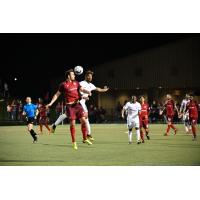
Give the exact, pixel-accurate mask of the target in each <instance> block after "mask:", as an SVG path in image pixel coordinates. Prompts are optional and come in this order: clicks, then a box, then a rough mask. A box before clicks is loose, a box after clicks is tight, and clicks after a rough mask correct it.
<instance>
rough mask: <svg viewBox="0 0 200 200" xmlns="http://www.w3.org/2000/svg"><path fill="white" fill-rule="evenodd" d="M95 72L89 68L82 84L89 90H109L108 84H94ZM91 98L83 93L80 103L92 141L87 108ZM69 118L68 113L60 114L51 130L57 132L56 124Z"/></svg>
mask: <svg viewBox="0 0 200 200" xmlns="http://www.w3.org/2000/svg"><path fill="white" fill-rule="evenodd" d="M93 74H94V73H93V72H92V71H90V70H88V71H87V72H86V73H85V80H84V81H81V82H80V85H81V86H82V87H83V88H84V89H86V90H88V91H90V92H91V91H97V92H107V91H108V90H109V88H108V87H107V86H104V88H99V87H96V86H95V85H94V84H92V83H91V82H92V78H93ZM87 100H89V97H88V95H87V94H86V93H81V100H80V103H81V105H82V107H83V110H84V112H85V115H86V116H85V117H86V121H87V123H86V128H87V137H88V139H90V140H91V141H94V138H93V137H92V135H91V128H90V123H89V119H88V109H87V106H86V104H85V103H86V101H87ZM66 118H67V115H66V114H62V115H60V116H59V118H58V119H57V120H56V122H55V123H54V124H52V126H51V132H52V133H54V132H55V129H56V126H57V125H59V124H60V123H61V122H62V121H63V120H64V119H66Z"/></svg>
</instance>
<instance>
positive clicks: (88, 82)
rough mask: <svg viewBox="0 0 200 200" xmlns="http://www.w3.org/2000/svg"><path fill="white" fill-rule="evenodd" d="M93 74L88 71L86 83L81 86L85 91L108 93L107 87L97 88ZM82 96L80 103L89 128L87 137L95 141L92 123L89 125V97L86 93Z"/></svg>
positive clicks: (81, 83)
mask: <svg viewBox="0 0 200 200" xmlns="http://www.w3.org/2000/svg"><path fill="white" fill-rule="evenodd" d="M93 74H94V73H93V72H92V71H90V70H88V71H87V72H86V73H85V80H84V81H81V82H80V85H81V86H82V87H83V88H84V89H85V90H88V91H90V92H92V91H97V92H107V91H108V90H109V88H108V87H107V86H104V88H99V87H96V86H95V85H94V84H92V83H91V82H92V78H93ZM81 96H82V99H81V100H80V103H81V105H82V107H83V110H84V112H85V114H86V115H85V117H86V127H87V131H88V132H87V137H88V139H90V140H91V141H93V140H94V138H93V137H92V135H91V127H90V123H89V119H88V109H87V106H86V104H85V103H86V101H87V100H89V95H88V94H86V93H83V92H81Z"/></svg>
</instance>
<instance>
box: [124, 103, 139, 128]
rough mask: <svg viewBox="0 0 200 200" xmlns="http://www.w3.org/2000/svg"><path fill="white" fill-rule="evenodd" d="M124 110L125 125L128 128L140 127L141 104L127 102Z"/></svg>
mask: <svg viewBox="0 0 200 200" xmlns="http://www.w3.org/2000/svg"><path fill="white" fill-rule="evenodd" d="M124 109H125V111H127V126H128V128H129V129H130V128H133V127H137V128H139V127H140V122H139V112H140V111H141V104H140V103H138V102H136V103H131V102H127V103H126V104H125V106H124Z"/></svg>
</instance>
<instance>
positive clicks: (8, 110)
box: [7, 103, 12, 120]
mask: <svg viewBox="0 0 200 200" xmlns="http://www.w3.org/2000/svg"><path fill="white" fill-rule="evenodd" d="M7 113H8V120H12V106H11V104H10V103H8V105H7Z"/></svg>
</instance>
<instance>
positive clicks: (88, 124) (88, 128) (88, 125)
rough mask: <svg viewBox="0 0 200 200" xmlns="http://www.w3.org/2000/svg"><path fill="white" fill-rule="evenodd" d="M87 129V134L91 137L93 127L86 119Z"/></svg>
mask: <svg viewBox="0 0 200 200" xmlns="http://www.w3.org/2000/svg"><path fill="white" fill-rule="evenodd" d="M86 128H87V134H88V135H91V127H90V122H89V119H88V118H87V119H86Z"/></svg>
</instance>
